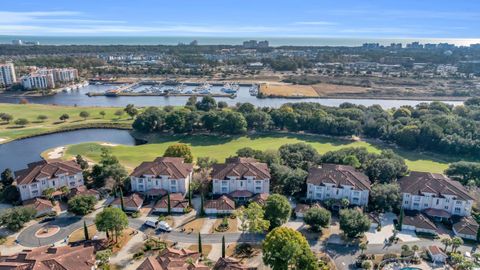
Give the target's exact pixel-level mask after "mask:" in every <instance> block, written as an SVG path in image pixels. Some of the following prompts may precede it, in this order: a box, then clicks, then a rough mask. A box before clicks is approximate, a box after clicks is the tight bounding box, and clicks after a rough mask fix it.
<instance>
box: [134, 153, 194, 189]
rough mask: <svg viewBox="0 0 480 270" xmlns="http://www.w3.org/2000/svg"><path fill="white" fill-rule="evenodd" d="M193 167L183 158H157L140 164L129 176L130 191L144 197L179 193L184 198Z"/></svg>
mask: <svg viewBox="0 0 480 270" xmlns="http://www.w3.org/2000/svg"><path fill="white" fill-rule="evenodd" d="M192 174H193V165H192V164H191V163H185V162H184V159H183V158H177V157H158V158H156V159H155V160H154V161H146V162H142V164H140V165H139V166H138V167H136V168H135V169H134V170H133V172H132V173H131V174H130V179H131V185H132V191H135V192H141V193H144V194H145V195H146V196H153V197H155V196H163V195H165V194H167V193H181V194H183V195H184V196H185V194H186V193H187V192H188V188H189V186H190V181H191V179H192Z"/></svg>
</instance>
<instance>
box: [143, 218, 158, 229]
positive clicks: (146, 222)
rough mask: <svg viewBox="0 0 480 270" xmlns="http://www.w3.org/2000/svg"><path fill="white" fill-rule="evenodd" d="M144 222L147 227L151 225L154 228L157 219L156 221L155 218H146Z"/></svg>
mask: <svg viewBox="0 0 480 270" xmlns="http://www.w3.org/2000/svg"><path fill="white" fill-rule="evenodd" d="M144 224H145V226H147V227H152V228H154V229H156V228H157V226H158V221H157V220H151V219H147V220H146V221H145V223H144Z"/></svg>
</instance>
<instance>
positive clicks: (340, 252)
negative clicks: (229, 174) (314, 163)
mask: <svg viewBox="0 0 480 270" xmlns="http://www.w3.org/2000/svg"><path fill="white" fill-rule="evenodd" d="M83 220H85V221H86V223H87V225H90V224H93V218H91V217H86V218H84V219H82V218H81V217H76V216H71V215H62V216H59V217H57V218H56V219H55V220H54V221H51V222H49V223H47V224H49V225H58V226H59V227H60V231H59V232H58V233H57V234H55V235H53V236H51V237H47V238H37V237H36V236H35V232H37V231H38V230H39V229H40V228H41V227H42V226H44V225H45V224H42V223H37V224H34V225H32V226H29V227H28V228H26V229H25V230H23V231H22V232H21V233H20V234H19V235H18V237H17V241H18V242H19V244H20V245H22V246H25V247H38V246H44V245H50V244H53V243H56V242H58V241H62V240H64V239H66V238H67V237H68V236H69V235H70V234H71V233H72V232H73V231H75V230H77V229H79V228H82V227H83ZM143 222H144V221H143V220H141V219H132V218H130V219H129V226H130V227H132V228H134V229H136V230H140V231H145V230H146V229H147V227H145V226H144V225H143ZM156 234H157V235H158V236H160V237H162V238H163V239H165V240H170V241H172V242H180V243H192V244H196V243H197V242H198V234H196V233H185V232H177V231H173V232H170V233H162V232H159V231H156ZM222 236H225V242H227V243H233V242H256V243H258V242H260V241H262V240H263V239H264V238H265V235H264V234H251V233H225V234H202V243H204V244H215V243H221V242H222ZM317 239H318V238H317ZM309 243H310V245H311V246H312V248H313V249H317V250H321V251H323V252H326V253H327V254H329V255H330V256H331V257H332V258H333V260H334V261H335V264H336V265H337V267H338V269H339V270H346V269H355V268H354V267H353V266H352V265H351V264H352V263H354V262H355V258H356V257H357V256H358V255H359V254H360V250H359V249H358V246H346V245H344V244H334V243H322V242H318V241H317V240H309ZM403 244H408V245H409V246H412V245H417V246H419V247H420V248H422V247H428V246H430V245H433V244H435V245H438V246H440V247H443V244H441V242H440V240H439V239H436V240H428V239H422V240H420V241H415V242H408V243H398V244H395V245H383V244H370V245H368V249H367V251H366V252H367V253H374V254H385V253H390V252H400V251H401V247H402V245H403ZM459 250H461V251H462V252H465V251H470V252H471V253H472V254H473V253H474V252H475V251H476V246H470V245H463V246H461V247H460V248H459Z"/></svg>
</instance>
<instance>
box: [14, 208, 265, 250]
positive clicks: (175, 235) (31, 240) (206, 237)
mask: <svg viewBox="0 0 480 270" xmlns="http://www.w3.org/2000/svg"><path fill="white" fill-rule="evenodd" d="M83 220H85V221H86V223H87V225H90V224H93V222H94V221H93V218H89V217H86V218H84V219H82V218H81V217H76V216H71V215H62V216H59V217H57V218H56V219H55V220H53V221H51V222H48V223H37V224H34V225H32V226H29V227H28V228H26V229H25V230H23V231H22V232H21V233H20V234H19V235H18V237H17V241H18V243H19V244H20V245H22V246H25V247H38V246H45V245H51V244H53V243H56V242H58V241H62V240H64V239H66V238H67V237H68V236H69V235H70V234H71V233H72V232H74V231H75V230H77V229H80V228H82V227H83ZM46 224H48V225H57V226H59V227H60V231H59V232H58V233H56V234H55V235H52V236H50V237H46V238H38V237H36V236H35V233H36V232H37V231H38V230H39V229H41V228H42V227H43V226H44V225H46ZM129 226H130V227H132V228H133V229H136V230H140V231H144V230H146V229H147V227H145V226H144V225H143V220H139V219H132V218H130V219H129ZM156 234H157V235H159V236H161V237H162V238H164V239H166V240H170V241H172V242H182V243H197V242H198V234H195V233H193V234H192V233H184V232H175V231H173V232H170V233H162V232H160V231H156ZM222 236H225V242H227V243H233V242H260V241H262V240H263V239H264V238H265V235H263V234H252V233H225V234H202V243H204V244H214V243H221V242H222Z"/></svg>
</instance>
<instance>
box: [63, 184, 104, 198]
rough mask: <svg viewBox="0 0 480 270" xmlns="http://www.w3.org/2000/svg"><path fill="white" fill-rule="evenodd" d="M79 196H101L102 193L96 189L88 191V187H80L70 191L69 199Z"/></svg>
mask: <svg viewBox="0 0 480 270" xmlns="http://www.w3.org/2000/svg"><path fill="white" fill-rule="evenodd" d="M77 195H91V196H96V197H97V196H100V192H98V191H97V190H95V189H88V188H87V187H86V186H78V187H75V188H72V189H70V193H69V194H68V198H73V197H75V196H77Z"/></svg>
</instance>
